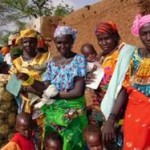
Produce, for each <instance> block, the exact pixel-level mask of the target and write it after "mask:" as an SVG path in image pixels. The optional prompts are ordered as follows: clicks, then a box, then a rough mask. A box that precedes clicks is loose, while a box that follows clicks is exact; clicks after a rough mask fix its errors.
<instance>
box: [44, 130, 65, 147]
mask: <svg viewBox="0 0 150 150" xmlns="http://www.w3.org/2000/svg"><path fill="white" fill-rule="evenodd" d="M62 149H63V139H62V137H61V136H60V135H59V134H58V133H56V132H52V133H50V134H49V135H48V136H47V138H46V141H45V150H62Z"/></svg>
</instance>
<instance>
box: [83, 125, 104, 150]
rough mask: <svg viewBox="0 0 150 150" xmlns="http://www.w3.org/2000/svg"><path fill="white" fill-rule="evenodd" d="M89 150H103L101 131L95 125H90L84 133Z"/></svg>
mask: <svg viewBox="0 0 150 150" xmlns="http://www.w3.org/2000/svg"><path fill="white" fill-rule="evenodd" d="M84 138H85V141H86V144H87V149H88V150H95V149H96V150H102V149H103V146H102V140H101V130H100V128H99V127H97V126H95V125H89V126H88V127H87V128H86V129H85V132H84Z"/></svg>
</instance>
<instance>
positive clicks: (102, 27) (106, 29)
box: [95, 21, 118, 35]
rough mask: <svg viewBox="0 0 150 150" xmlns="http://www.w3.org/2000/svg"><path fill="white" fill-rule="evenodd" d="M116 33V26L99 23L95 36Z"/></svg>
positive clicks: (109, 23) (111, 23) (108, 23)
mask: <svg viewBox="0 0 150 150" xmlns="http://www.w3.org/2000/svg"><path fill="white" fill-rule="evenodd" d="M116 32H118V30H117V26H116V24H115V23H113V22H112V21H109V22H101V23H100V24H98V26H97V28H96V30H95V34H96V35H98V34H100V33H116Z"/></svg>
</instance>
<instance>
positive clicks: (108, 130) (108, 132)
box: [101, 118, 115, 143]
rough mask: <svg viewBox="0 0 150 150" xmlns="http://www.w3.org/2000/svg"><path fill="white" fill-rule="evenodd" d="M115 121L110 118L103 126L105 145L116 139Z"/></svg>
mask: <svg viewBox="0 0 150 150" xmlns="http://www.w3.org/2000/svg"><path fill="white" fill-rule="evenodd" d="M114 123H115V121H114V120H113V119H111V118H108V120H107V121H106V122H105V123H104V124H103V126H102V129H101V130H102V140H103V142H104V143H107V142H108V141H110V140H112V139H113V138H115V127H114Z"/></svg>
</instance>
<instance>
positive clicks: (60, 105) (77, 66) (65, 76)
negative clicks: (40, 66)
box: [42, 54, 87, 150]
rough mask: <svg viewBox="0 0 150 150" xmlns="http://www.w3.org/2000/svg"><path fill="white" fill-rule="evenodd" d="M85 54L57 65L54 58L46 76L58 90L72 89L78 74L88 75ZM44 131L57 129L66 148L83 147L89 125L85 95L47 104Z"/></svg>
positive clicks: (81, 149)
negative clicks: (84, 133) (84, 135)
mask: <svg viewBox="0 0 150 150" xmlns="http://www.w3.org/2000/svg"><path fill="white" fill-rule="evenodd" d="M85 75H86V60H85V57H84V56H82V55H79V54H76V55H75V56H74V58H73V60H72V61H71V62H70V63H69V64H66V65H64V64H62V65H61V66H57V65H56V64H55V62H54V61H53V60H52V61H50V62H49V64H48V66H47V71H46V73H45V75H44V77H43V80H44V81H50V82H51V84H54V85H55V86H56V88H57V90H58V91H69V90H71V89H73V87H74V79H75V77H85ZM42 110H43V112H44V115H45V132H46V134H48V133H49V132H52V131H57V132H59V133H60V135H61V136H62V137H63V142H64V143H63V150H83V147H84V142H83V130H84V128H85V127H86V124H87V119H86V115H85V104H84V97H83V96H81V97H79V98H77V99H57V100H56V101H55V102H54V103H53V104H52V105H44V106H43V107H42Z"/></svg>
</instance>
